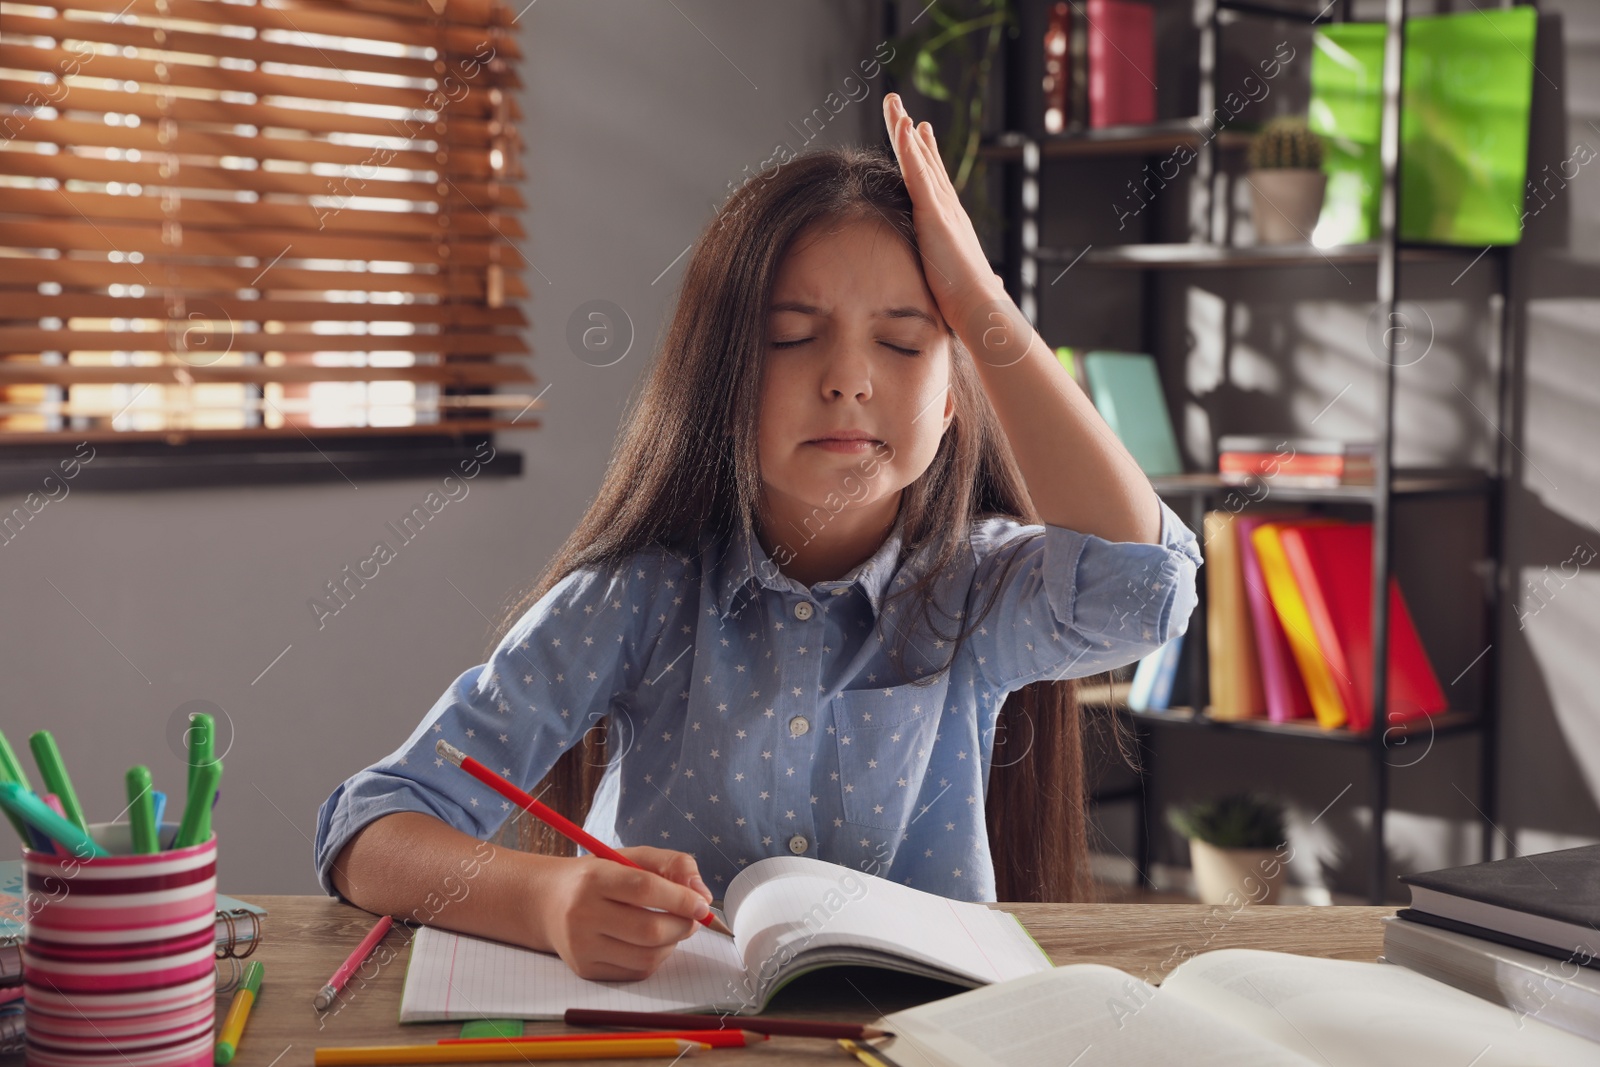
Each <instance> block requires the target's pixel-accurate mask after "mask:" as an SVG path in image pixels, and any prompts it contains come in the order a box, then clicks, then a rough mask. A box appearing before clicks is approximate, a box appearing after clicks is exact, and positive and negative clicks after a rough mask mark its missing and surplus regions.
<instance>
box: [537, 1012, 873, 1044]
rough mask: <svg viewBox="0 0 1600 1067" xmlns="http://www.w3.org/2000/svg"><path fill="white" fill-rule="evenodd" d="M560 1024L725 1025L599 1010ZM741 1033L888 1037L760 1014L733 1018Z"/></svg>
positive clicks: (699, 1018)
mask: <svg viewBox="0 0 1600 1067" xmlns="http://www.w3.org/2000/svg"><path fill="white" fill-rule="evenodd" d="M561 1018H562V1021H563V1022H565V1023H566V1024H567V1025H568V1026H648V1027H651V1028H662V1027H667V1028H670V1027H694V1028H696V1029H717V1028H719V1027H723V1026H727V1025H728V1016H725V1015H694V1014H687V1013H683V1012H674V1011H605V1010H602V1009H599V1008H568V1009H567V1011H566V1014H565V1015H563V1016H562V1017H561ZM736 1018H737V1019H738V1025H739V1028H740V1029H741V1030H754V1031H755V1032H756V1033H758V1034H779V1035H783V1036H787V1037H827V1038H840V1037H848V1038H852V1039H854V1040H856V1041H860V1040H862V1039H863V1038H868V1037H887V1036H889V1031H888V1030H880V1029H878V1028H877V1027H873V1026H867V1025H865V1024H863V1023H828V1022H812V1021H810V1020H806V1019H766V1018H763V1017H761V1016H759V1015H740V1016H737V1017H736Z"/></svg>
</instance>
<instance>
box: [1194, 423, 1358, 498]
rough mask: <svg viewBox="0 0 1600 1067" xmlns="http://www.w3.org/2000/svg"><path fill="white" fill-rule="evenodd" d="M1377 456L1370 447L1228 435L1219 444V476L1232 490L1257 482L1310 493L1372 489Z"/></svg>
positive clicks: (1353, 444) (1319, 439)
mask: <svg viewBox="0 0 1600 1067" xmlns="http://www.w3.org/2000/svg"><path fill="white" fill-rule="evenodd" d="M1374 451H1375V449H1374V448H1373V445H1372V444H1371V443H1370V442H1354V443H1352V442H1345V441H1332V440H1327V439H1324V438H1308V437H1277V436H1271V435H1265V436H1263V435H1252V436H1243V435H1227V436H1224V437H1221V438H1219V439H1218V440H1217V474H1218V476H1219V477H1220V479H1221V480H1222V481H1223V482H1224V483H1227V484H1230V485H1238V484H1244V483H1248V482H1251V481H1253V480H1256V479H1271V480H1272V481H1273V482H1275V483H1277V484H1279V485H1295V486H1305V487H1308V488H1329V487H1333V486H1339V485H1370V484H1372V479H1373V454H1374Z"/></svg>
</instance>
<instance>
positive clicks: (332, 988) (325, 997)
mask: <svg viewBox="0 0 1600 1067" xmlns="http://www.w3.org/2000/svg"><path fill="white" fill-rule="evenodd" d="M393 925H394V916H393V915H384V916H381V917H380V918H379V919H378V921H377V922H376V923H374V924H373V925H372V929H370V930H368V931H367V936H366V937H363V938H362V939H361V944H359V945H357V946H356V948H355V951H354V952H352V953H350V955H349V956H348V957H347V958H346V959H345V961H344V962H343V963H341V964H339V969H338V970H337V971H334V972H333V977H332V978H330V979H328V983H327V984H326V985H324V986H323V987H322V989H321V990H319V991H318V993H317V996H316V999H315V1000H313V1001H312V1003H313V1004H314V1005H315V1006H316V1009H317V1010H318V1011H327V1010H328V1006H329V1005H330V1004H332V1003H333V998H334V997H337V996H338V995H339V990H341V989H343V988H344V984H345V983H346V982H348V981H349V980H350V976H351V975H352V974H355V973H356V968H357V967H359V966H361V964H362V962H363V961H365V960H366V958H367V957H368V956H370V955H372V950H373V949H375V948H377V947H378V942H379V941H382V940H383V935H384V934H386V933H388V932H389V927H391V926H393Z"/></svg>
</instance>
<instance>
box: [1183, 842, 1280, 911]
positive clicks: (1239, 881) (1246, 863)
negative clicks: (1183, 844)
mask: <svg viewBox="0 0 1600 1067" xmlns="http://www.w3.org/2000/svg"><path fill="white" fill-rule="evenodd" d="M1189 863H1190V866H1191V867H1192V868H1193V870H1194V885H1195V890H1196V892H1198V893H1199V894H1200V903H1202V904H1227V905H1235V904H1240V903H1245V904H1276V903H1277V902H1278V890H1279V889H1280V888H1281V887H1282V885H1283V873H1284V867H1285V865H1284V862H1283V859H1282V858H1281V857H1280V856H1279V854H1278V850H1277V849H1275V848H1218V847H1216V846H1215V845H1209V844H1207V843H1206V842H1204V841H1193V840H1191V841H1190V842H1189Z"/></svg>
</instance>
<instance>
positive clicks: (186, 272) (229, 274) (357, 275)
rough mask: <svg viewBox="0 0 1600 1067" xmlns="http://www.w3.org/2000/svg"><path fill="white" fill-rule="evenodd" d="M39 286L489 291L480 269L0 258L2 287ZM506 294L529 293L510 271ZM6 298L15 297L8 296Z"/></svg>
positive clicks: (469, 294)
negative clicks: (407, 270)
mask: <svg viewBox="0 0 1600 1067" xmlns="http://www.w3.org/2000/svg"><path fill="white" fill-rule="evenodd" d="M40 282H55V283H57V284H60V285H63V286H71V287H74V288H90V287H104V286H108V285H124V286H126V285H142V286H145V287H146V288H147V289H152V290H155V289H159V288H160V287H161V286H162V285H168V284H170V285H177V286H181V287H183V289H184V290H186V291H188V292H195V293H209V292H216V291H218V290H221V291H224V292H231V291H236V290H239V289H253V288H256V287H257V285H259V286H260V289H261V291H262V292H263V293H265V292H273V293H286V292H290V291H292V290H300V289H303V290H305V291H307V292H311V293H319V294H320V293H324V292H327V291H329V290H341V291H352V292H360V291H367V292H374V293H413V294H427V295H432V296H449V297H456V298H469V299H480V300H481V299H483V298H484V297H485V296H486V295H487V293H486V290H485V287H484V276H483V273H482V272H479V271H459V272H456V273H453V274H379V273H376V272H361V271H336V270H304V269H299V268H295V267H285V266H283V265H282V264H279V265H278V266H275V267H273V268H272V270H270V271H267V272H265V273H263V271H262V270H261V269H260V268H258V267H219V266H204V267H197V266H190V265H187V264H179V265H176V266H173V267H165V266H164V267H162V269H161V270H160V272H159V273H158V272H153V271H149V270H145V269H142V265H141V264H134V263H105V262H97V261H87V260H72V259H0V285H12V286H15V285H26V286H28V291H29V292H32V291H34V288H35V287H36V286H37V285H38V283H40ZM505 286H506V296H508V297H516V298H519V299H520V298H522V297H525V296H527V295H528V290H527V288H526V287H525V285H524V283H523V281H522V279H521V277H520V276H519V275H517V274H515V273H513V272H510V271H507V272H506V279H505ZM6 299H17V297H15V296H7V297H6Z"/></svg>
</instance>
